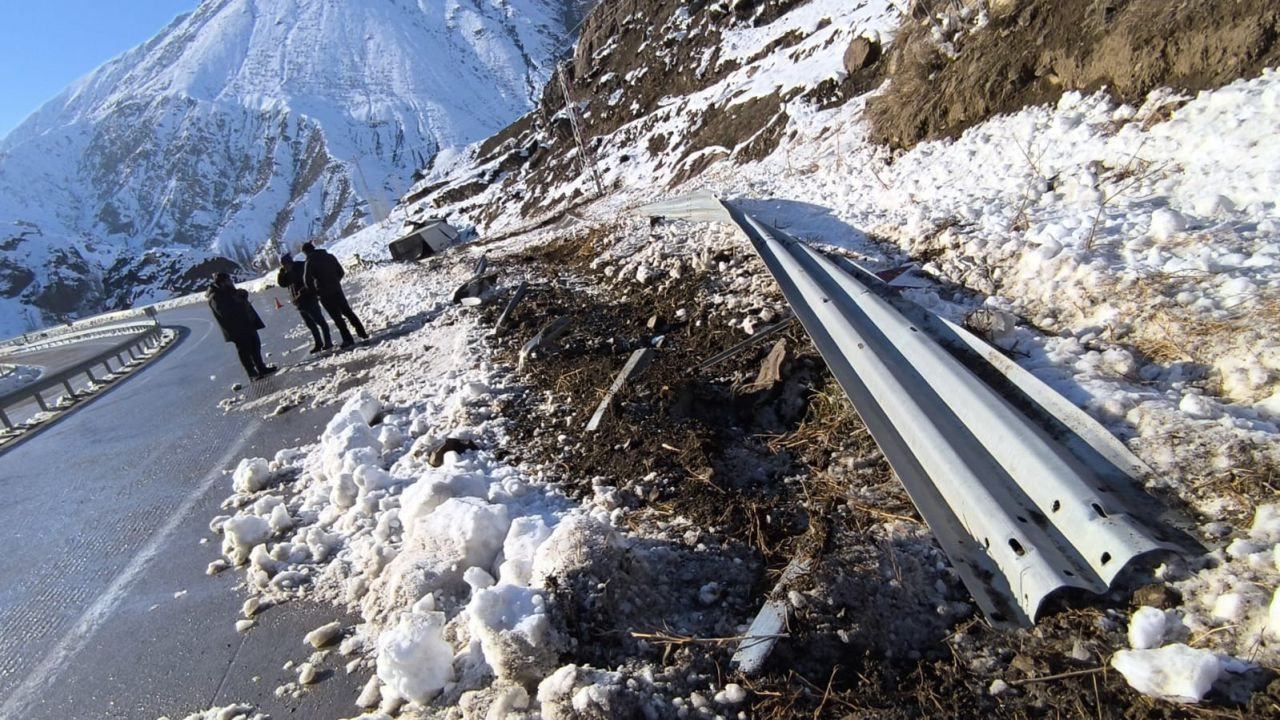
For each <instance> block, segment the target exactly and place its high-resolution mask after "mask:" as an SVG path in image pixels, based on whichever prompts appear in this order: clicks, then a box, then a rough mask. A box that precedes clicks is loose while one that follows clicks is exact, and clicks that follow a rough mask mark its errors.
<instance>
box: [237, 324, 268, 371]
mask: <svg viewBox="0 0 1280 720" xmlns="http://www.w3.org/2000/svg"><path fill="white" fill-rule="evenodd" d="M232 342H234V343H235V344H236V353H238V354H239V355H240V364H241V365H243V366H244V371H245V372H247V373H249V377H251V378H252V377H256V376H258V375H261V374H262V373H264V372H266V371H267V364H266V363H265V362H263V361H262V339H261V338H259V337H258V333H254V334H252V335H245V336H244V337H238V338H236V339H235V340H233V341H232Z"/></svg>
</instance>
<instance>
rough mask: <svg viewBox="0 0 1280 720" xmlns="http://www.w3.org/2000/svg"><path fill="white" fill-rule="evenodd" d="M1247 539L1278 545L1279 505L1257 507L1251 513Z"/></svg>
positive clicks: (1279, 541)
mask: <svg viewBox="0 0 1280 720" xmlns="http://www.w3.org/2000/svg"><path fill="white" fill-rule="evenodd" d="M1249 537H1251V538H1253V539H1254V540H1259V541H1262V542H1266V543H1280V505H1277V504H1274V503H1273V504H1270V505H1259V506H1258V509H1257V510H1255V511H1254V513H1253V525H1251V526H1250V527H1249Z"/></svg>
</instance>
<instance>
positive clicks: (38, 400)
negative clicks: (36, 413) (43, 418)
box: [36, 391, 49, 412]
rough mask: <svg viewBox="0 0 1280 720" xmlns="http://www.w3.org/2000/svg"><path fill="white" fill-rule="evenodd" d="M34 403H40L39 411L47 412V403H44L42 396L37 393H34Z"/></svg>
mask: <svg viewBox="0 0 1280 720" xmlns="http://www.w3.org/2000/svg"><path fill="white" fill-rule="evenodd" d="M36 402H37V403H40V409H41V410H43V411H45V412H49V403H47V402H45V401H44V395H42V394H40V392H39V391H36Z"/></svg>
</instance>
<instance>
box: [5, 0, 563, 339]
mask: <svg viewBox="0 0 1280 720" xmlns="http://www.w3.org/2000/svg"><path fill="white" fill-rule="evenodd" d="M583 5H584V4H583V3H581V2H580V0H518V1H517V2H494V3H475V4H466V5H459V4H455V3H447V2H438V1H429V0H421V2H408V1H405V0H380V1H379V2H369V3H347V2H340V1H339V0H309V1H303V0H207V1H206V2H204V3H202V4H201V5H200V6H199V7H198V8H197V9H196V10H195V11H193V12H192V13H190V14H187V15H184V16H181V17H179V18H177V19H176V20H174V21H173V23H171V24H170V25H169V26H168V27H167V28H165V29H164V30H162V31H161V32H160V33H159V34H158V35H156V37H155V38H154V39H152V40H151V41H149V42H147V43H145V44H144V45H142V46H140V47H138V48H135V49H133V50H131V51H129V52H127V53H125V54H124V55H121V56H120V57H118V58H116V59H114V60H112V61H110V62H108V63H107V64H106V65H104V66H102V67H101V68H99V69H98V70H96V71H95V72H93V73H91V74H90V75H88V76H86V77H85V78H83V79H82V80H80V81H78V82H77V83H75V84H74V85H72V86H71V87H69V88H67V90H66V91H64V92H63V93H62V94H61V95H59V96H58V97H56V98H54V99H53V100H52V101H50V102H49V103H47V104H46V105H45V106H44V107H42V108H40V109H39V110H38V111H36V112H35V113H34V114H33V115H32V116H31V117H30V118H28V120H27V121H26V122H24V123H23V124H22V125H21V126H19V127H18V128H17V129H16V130H14V131H13V133H11V134H10V135H9V136H8V137H6V138H5V139H4V140H3V141H0V335H8V334H12V333H15V332H20V331H22V330H24V329H27V328H29V327H32V326H38V325H42V324H44V323H46V322H49V321H50V320H52V319H53V318H56V317H60V316H63V315H72V316H75V315H78V314H86V313H90V312H94V311H98V310H104V309H111V308H116V307H121V306H127V305H129V304H131V303H133V302H137V301H141V300H151V299H157V298H159V297H163V296H165V295H166V294H170V293H172V292H174V291H183V290H189V289H191V288H192V287H194V286H195V285H196V284H197V283H199V282H201V281H202V279H203V278H205V277H207V273H208V271H210V270H214V269H234V268H235V267H237V266H238V267H241V268H248V267H252V266H255V265H256V264H260V263H261V262H262V261H263V259H264V258H269V257H271V256H273V255H275V254H276V253H277V252H278V250H279V249H280V248H281V247H282V246H291V247H296V246H297V245H298V244H300V243H301V242H303V241H305V240H307V239H311V238H320V239H324V238H334V237H340V236H342V235H344V234H347V233H349V232H351V231H352V230H354V229H356V228H359V227H361V226H362V225H363V224H365V223H367V222H369V221H370V220H371V219H376V218H379V217H381V216H383V215H385V214H386V212H387V210H388V209H389V207H390V206H391V205H392V204H393V203H394V199H395V198H396V197H397V196H399V195H400V194H401V193H403V192H404V191H405V190H406V189H407V188H408V187H409V185H410V183H411V182H412V181H413V178H414V174H415V172H416V171H418V170H419V169H420V168H421V167H423V166H424V165H425V164H426V163H428V162H429V161H430V160H431V159H432V158H433V157H434V156H435V154H436V153H437V152H439V151H440V149H441V148H445V147H449V146H454V145H462V144H465V143H468V142H472V141H475V140H478V139H480V138H483V137H485V136H487V135H489V134H491V133H493V132H495V131H497V130H499V129H500V128H501V127H503V126H504V125H506V124H507V123H508V122H510V121H511V120H512V119H514V118H516V117H518V116H519V115H520V114H522V113H524V112H526V111H527V110H528V109H529V108H530V107H532V103H533V100H532V98H534V97H535V94H536V93H537V92H538V90H539V88H541V86H542V85H543V83H544V82H545V81H546V80H547V78H548V77H549V76H550V69H551V67H552V64H553V59H554V57H555V56H556V54H557V53H559V52H562V51H563V49H564V48H566V47H567V40H566V38H567V36H568V29H569V28H570V27H572V26H573V25H574V24H576V22H577V20H578V17H579V16H580V11H581V8H582V6H583Z"/></svg>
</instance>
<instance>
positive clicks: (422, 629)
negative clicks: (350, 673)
mask: <svg viewBox="0 0 1280 720" xmlns="http://www.w3.org/2000/svg"><path fill="white" fill-rule="evenodd" d="M444 624H445V616H444V613H441V612H432V613H423V614H413V615H409V616H408V617H406V618H404V619H403V620H401V621H400V624H399V625H397V626H396V627H395V628H394V629H392V630H390V631H388V632H386V633H384V634H383V635H382V637H380V638H379V639H378V663H377V666H378V678H379V679H380V680H382V682H383V683H385V684H386V685H387V686H389V687H390V688H391V689H392V690H395V691H396V693H398V694H399V695H400V696H401V697H404V698H407V699H409V700H413V701H414V702H419V703H426V702H427V701H428V700H429V699H430V698H431V697H432V696H433V695H435V694H436V693H437V692H439V691H440V690H441V689H442V688H443V687H444V686H445V683H447V682H449V681H450V680H452V679H453V648H452V647H451V646H450V645H449V643H447V642H445V641H444V638H443V632H444Z"/></svg>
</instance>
